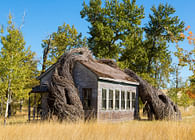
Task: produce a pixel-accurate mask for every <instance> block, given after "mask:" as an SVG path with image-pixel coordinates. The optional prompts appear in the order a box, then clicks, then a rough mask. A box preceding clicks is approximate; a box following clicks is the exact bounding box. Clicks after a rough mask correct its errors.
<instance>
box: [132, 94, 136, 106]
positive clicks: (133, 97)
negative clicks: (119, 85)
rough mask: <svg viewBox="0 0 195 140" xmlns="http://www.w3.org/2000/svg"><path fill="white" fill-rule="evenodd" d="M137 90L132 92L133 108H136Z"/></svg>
mask: <svg viewBox="0 0 195 140" xmlns="http://www.w3.org/2000/svg"><path fill="white" fill-rule="evenodd" d="M135 97H136V96H135V92H132V108H135Z"/></svg>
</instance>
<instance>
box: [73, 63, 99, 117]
mask: <svg viewBox="0 0 195 140" xmlns="http://www.w3.org/2000/svg"><path fill="white" fill-rule="evenodd" d="M73 78H74V82H75V85H76V87H77V89H78V91H79V97H80V99H81V101H83V97H82V89H83V88H92V96H91V97H92V99H91V107H92V108H91V109H90V110H85V117H86V118H88V117H96V116H97V76H96V75H95V74H94V73H93V72H91V71H90V70H89V69H88V68H86V67H85V66H83V65H82V64H80V63H79V62H78V63H76V64H75V67H74V69H73Z"/></svg>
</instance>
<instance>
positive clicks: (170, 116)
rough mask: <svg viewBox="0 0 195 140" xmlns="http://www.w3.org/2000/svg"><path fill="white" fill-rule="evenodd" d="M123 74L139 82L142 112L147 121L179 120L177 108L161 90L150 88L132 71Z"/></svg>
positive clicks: (179, 114) (179, 115) (127, 70)
mask: <svg viewBox="0 0 195 140" xmlns="http://www.w3.org/2000/svg"><path fill="white" fill-rule="evenodd" d="M125 73H127V74H128V75H129V76H131V77H132V78H134V79H135V80H137V82H139V84H140V85H139V87H138V90H139V95H140V97H141V100H142V102H143V104H145V108H144V111H146V112H147V114H148V117H149V119H153V116H154V118H155V119H156V120H163V119H167V120H175V119H176V120H180V119H181V113H180V111H179V109H178V107H177V105H175V104H174V103H173V102H172V101H171V100H170V99H169V98H168V97H167V96H166V95H165V94H164V93H163V92H162V91H161V90H157V89H156V88H154V87H152V86H151V85H150V84H149V83H148V82H146V81H144V80H143V79H142V78H140V77H139V76H138V75H137V74H135V73H134V72H133V71H132V70H129V69H126V70H125Z"/></svg>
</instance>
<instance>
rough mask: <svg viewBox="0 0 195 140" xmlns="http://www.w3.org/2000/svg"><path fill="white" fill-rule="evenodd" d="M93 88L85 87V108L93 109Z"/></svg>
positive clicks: (83, 93)
mask: <svg viewBox="0 0 195 140" xmlns="http://www.w3.org/2000/svg"><path fill="white" fill-rule="evenodd" d="M91 95H92V89H91V88H83V90H82V96H83V109H91Z"/></svg>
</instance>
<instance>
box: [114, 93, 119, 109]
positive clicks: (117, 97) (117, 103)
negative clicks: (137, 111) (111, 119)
mask: <svg viewBox="0 0 195 140" xmlns="http://www.w3.org/2000/svg"><path fill="white" fill-rule="evenodd" d="M115 109H116V110H118V109H119V91H118V90H115Z"/></svg>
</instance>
